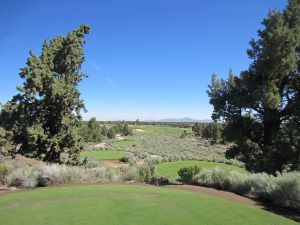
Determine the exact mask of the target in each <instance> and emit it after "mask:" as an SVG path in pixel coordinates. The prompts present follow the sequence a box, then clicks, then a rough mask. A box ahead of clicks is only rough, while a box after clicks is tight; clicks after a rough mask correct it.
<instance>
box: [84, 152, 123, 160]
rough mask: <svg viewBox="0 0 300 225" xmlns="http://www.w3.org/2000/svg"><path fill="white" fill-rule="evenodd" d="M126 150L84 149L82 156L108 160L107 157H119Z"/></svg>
mask: <svg viewBox="0 0 300 225" xmlns="http://www.w3.org/2000/svg"><path fill="white" fill-rule="evenodd" d="M125 154H126V152H124V151H113V150H102V151H84V152H83V153H82V156H86V157H88V158H95V159H98V160H108V159H121V158H122V157H123V156H124V155H125Z"/></svg>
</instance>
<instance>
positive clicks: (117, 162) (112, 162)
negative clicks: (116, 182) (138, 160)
mask: <svg viewBox="0 0 300 225" xmlns="http://www.w3.org/2000/svg"><path fill="white" fill-rule="evenodd" d="M101 162H102V163H103V165H104V166H107V167H118V166H128V163H124V162H121V161H120V160H118V159H109V160H101Z"/></svg>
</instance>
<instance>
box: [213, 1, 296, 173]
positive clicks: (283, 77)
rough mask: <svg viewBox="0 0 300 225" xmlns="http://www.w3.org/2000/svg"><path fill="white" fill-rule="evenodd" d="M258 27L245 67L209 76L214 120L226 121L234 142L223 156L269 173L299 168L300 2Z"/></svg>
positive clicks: (290, 5)
mask: <svg viewBox="0 0 300 225" xmlns="http://www.w3.org/2000/svg"><path fill="white" fill-rule="evenodd" d="M262 24H263V25H264V29H263V30H259V31H258V35H259V39H258V40H252V41H251V42H250V49H248V50H247V53H248V55H249V57H250V58H251V59H252V63H251V64H250V66H249V69H248V70H246V71H243V72H242V73H241V74H240V76H234V75H233V73H232V72H230V75H229V78H228V80H218V79H217V78H216V76H215V75H213V77H212V83H211V85H210V86H209V90H208V95H209V97H210V103H211V104H212V105H213V106H214V112H213V115H212V118H213V119H214V120H223V121H225V122H226V123H227V128H226V129H225V131H224V132H225V135H226V137H227V139H229V140H231V141H234V142H235V146H233V147H232V148H231V149H230V150H229V151H228V152H227V156H228V157H231V158H232V157H236V158H238V159H240V160H242V161H244V162H245V163H246V165H247V166H248V168H249V169H252V170H254V171H266V172H270V173H273V172H275V171H276V170H279V171H282V170H284V169H287V170H293V169H297V168H299V167H300V165H299V163H300V73H299V72H300V0H290V1H289V3H288V5H287V7H286V9H284V10H283V11H282V12H278V11H271V12H269V14H268V16H267V18H266V19H264V20H263V22H262Z"/></svg>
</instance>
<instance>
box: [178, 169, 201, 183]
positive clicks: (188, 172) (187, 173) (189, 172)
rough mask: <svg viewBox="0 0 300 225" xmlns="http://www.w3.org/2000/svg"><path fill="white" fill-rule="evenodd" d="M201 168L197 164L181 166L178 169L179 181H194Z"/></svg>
mask: <svg viewBox="0 0 300 225" xmlns="http://www.w3.org/2000/svg"><path fill="white" fill-rule="evenodd" d="M200 170H201V168H200V167H199V166H196V165H195V166H189V167H183V168H180V169H179V170H178V175H179V181H181V182H183V183H186V184H192V183H194V178H195V176H196V175H197V174H198V173H199V172H200Z"/></svg>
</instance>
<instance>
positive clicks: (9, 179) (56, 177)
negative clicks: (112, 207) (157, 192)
mask: <svg viewBox="0 0 300 225" xmlns="http://www.w3.org/2000/svg"><path fill="white" fill-rule="evenodd" d="M155 174H156V171H155V166H154V164H150V163H145V164H144V165H136V164H132V165H130V166H126V167H125V166H123V167H122V166H121V167H117V168H110V167H104V166H101V165H100V166H98V167H93V168H89V167H87V166H85V167H83V166H67V165H59V164H43V163H42V164H40V165H38V166H35V167H30V166H20V165H15V164H3V165H1V167H0V179H1V180H0V181H1V183H3V184H6V185H8V186H11V187H18V188H34V187H45V186H49V185H60V184H69V183H99V182H122V181H132V180H134V181H139V182H150V180H151V179H152V178H153V177H154V176H155Z"/></svg>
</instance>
